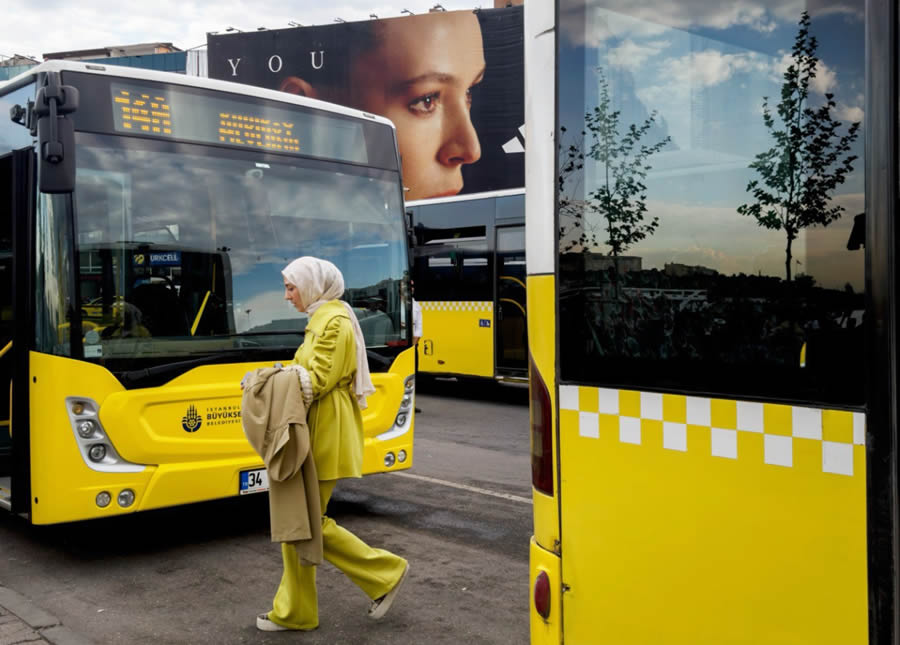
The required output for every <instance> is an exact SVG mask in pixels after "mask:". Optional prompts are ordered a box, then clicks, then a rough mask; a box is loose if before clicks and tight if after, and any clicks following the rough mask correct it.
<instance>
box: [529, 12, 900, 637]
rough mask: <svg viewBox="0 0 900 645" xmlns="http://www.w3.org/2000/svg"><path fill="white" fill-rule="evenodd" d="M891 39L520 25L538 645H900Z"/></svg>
mask: <svg viewBox="0 0 900 645" xmlns="http://www.w3.org/2000/svg"><path fill="white" fill-rule="evenodd" d="M897 30H898V13H897V6H896V3H888V2H884V3H881V2H868V3H863V2H861V1H856V0H852V1H850V2H845V3H840V4H839V5H838V4H835V3H830V4H828V5H827V6H826V5H823V4H821V3H811V2H810V3H806V2H799V3H796V2H795V3H788V2H774V3H765V4H759V5H758V6H757V5H754V6H750V5H747V6H736V5H735V6H731V5H729V6H728V7H725V5H719V4H716V3H696V2H690V1H687V0H673V2H669V3H665V4H661V3H659V2H656V1H651V0H632V1H630V2H612V1H611V0H556V1H555V2H529V3H526V6H525V55H526V67H525V69H526V88H527V89H526V117H527V118H526V121H527V128H526V140H527V145H528V155H527V159H526V185H527V187H528V192H527V195H526V238H527V239H526V249H527V253H528V278H527V280H528V327H529V358H530V395H531V431H532V434H531V448H532V478H533V500H534V535H533V538H532V541H531V558H530V592H531V593H530V596H531V598H530V625H531V642H532V643H533V644H534V645H538V644H541V645H545V644H557V645H558V644H560V643H566V645H605V644H610V645H630V644H634V645H637V644H641V645H646V644H648V643H652V644H654V645H657V644H658V645H663V644H684V645H688V644H690V645H696V644H707V643H709V644H722V643H728V644H746V645H751V644H759V643H766V644H767V645H776V644H779V645H788V644H791V645H796V644H799V643H815V644H816V645H826V644H833V645H849V644H854V645H858V644H863V643H872V644H873V645H874V644H875V643H897V642H898V631H897V621H898V617H900V616H898V612H897V606H898V605H897V603H898V598H900V596H898V578H897V571H898V559H897V558H898V532H897V526H898V486H897V476H898V475H897V439H898V436H897V375H896V364H897V363H896V361H897V344H896V343H897V340H896V339H897V335H896V334H897V332H896V330H897V317H896V308H897V300H896V298H897V291H896V287H897V273H896V271H897V269H896V258H897V248H898V247H897V239H898V238H897V236H896V228H895V224H894V222H895V217H896V213H897V212H898V211H897V187H898V179H897V177H898V174H897V169H898V158H897V154H898V152H897V151H898V146H897V143H898V140H897V133H898V130H897V114H898V100H897V97H898V94H897V90H898V84H897V78H898V75H897V72H898V65H897V45H898V31H897ZM864 144H865V145H864Z"/></svg>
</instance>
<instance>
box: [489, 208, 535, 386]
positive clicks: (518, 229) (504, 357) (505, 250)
mask: <svg viewBox="0 0 900 645" xmlns="http://www.w3.org/2000/svg"><path fill="white" fill-rule="evenodd" d="M496 231H497V240H496V244H497V246H496V248H497V263H496V281H497V282H496V288H495V293H496V294H497V296H496V297H497V302H496V304H495V309H496V311H497V316H496V324H495V331H494V335H495V341H494V346H495V347H496V352H497V376H506V377H516V376H520V377H522V378H527V371H526V370H527V367H528V364H527V357H528V328H527V322H526V315H525V225H524V224H522V225H517V226H501V227H497V229H496Z"/></svg>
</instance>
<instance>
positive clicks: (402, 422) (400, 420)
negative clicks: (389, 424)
mask: <svg viewBox="0 0 900 645" xmlns="http://www.w3.org/2000/svg"><path fill="white" fill-rule="evenodd" d="M394 423H396V424H397V425H398V426H405V425H406V412H401V413H400V414H398V415H397V420H396V421H395V422H394Z"/></svg>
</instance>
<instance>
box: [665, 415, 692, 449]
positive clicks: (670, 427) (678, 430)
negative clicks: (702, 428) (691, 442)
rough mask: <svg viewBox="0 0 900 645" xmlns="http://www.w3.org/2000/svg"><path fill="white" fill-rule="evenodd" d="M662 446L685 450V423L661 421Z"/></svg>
mask: <svg viewBox="0 0 900 645" xmlns="http://www.w3.org/2000/svg"><path fill="white" fill-rule="evenodd" d="M663 448H666V449H667V450H680V451H681V452H687V424H686V423H670V422H669V421H665V422H664V423H663Z"/></svg>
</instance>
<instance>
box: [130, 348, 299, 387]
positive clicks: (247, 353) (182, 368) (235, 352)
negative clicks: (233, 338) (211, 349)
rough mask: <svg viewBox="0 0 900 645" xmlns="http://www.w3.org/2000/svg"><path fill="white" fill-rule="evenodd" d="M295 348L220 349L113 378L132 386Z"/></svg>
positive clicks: (291, 350)
mask: <svg viewBox="0 0 900 645" xmlns="http://www.w3.org/2000/svg"><path fill="white" fill-rule="evenodd" d="M295 349H296V348H294V347H291V346H271V347H253V348H249V347H246V348H234V349H222V350H219V351H218V352H216V353H214V354H205V355H203V356H199V357H197V358H192V359H189V360H186V361H176V362H174V363H163V364H162V365H154V366H153V367H145V368H143V369H139V370H129V371H127V372H116V373H115V374H114V376H115V377H116V378H118V379H119V381H121V382H122V384H123V385H125V386H128V385H134V384H135V383H139V382H141V381H146V380H148V379H157V378H159V377H163V376H167V375H169V374H175V373H183V372H186V371H187V370H188V369H190V368H192V367H197V366H199V365H208V364H211V363H220V362H226V359H227V361H229V362H240V361H250V360H259V354H260V350H264V351H265V352H266V353H269V352H275V351H279V352H281V351H284V352H293V351H294V350H295ZM235 359H236V360H235Z"/></svg>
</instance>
